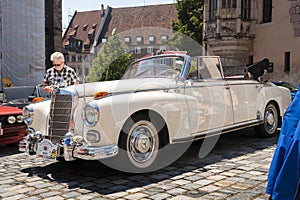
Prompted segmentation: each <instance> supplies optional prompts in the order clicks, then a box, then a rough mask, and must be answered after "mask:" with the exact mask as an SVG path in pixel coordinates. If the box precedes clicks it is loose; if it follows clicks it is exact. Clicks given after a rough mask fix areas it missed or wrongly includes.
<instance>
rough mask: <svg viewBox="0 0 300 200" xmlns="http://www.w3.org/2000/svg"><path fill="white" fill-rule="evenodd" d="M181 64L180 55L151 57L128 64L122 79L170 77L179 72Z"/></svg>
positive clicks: (182, 63) (182, 58)
mask: <svg viewBox="0 0 300 200" xmlns="http://www.w3.org/2000/svg"><path fill="white" fill-rule="evenodd" d="M183 66H184V57H181V56H165V57H153V58H149V59H146V60H141V61H137V62H135V63H133V64H132V65H130V66H129V67H128V68H127V70H126V72H125V74H124V76H123V78H122V79H140V78H159V77H171V76H172V75H174V74H180V73H181V71H182V68H183Z"/></svg>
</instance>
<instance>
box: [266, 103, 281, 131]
mask: <svg viewBox="0 0 300 200" xmlns="http://www.w3.org/2000/svg"><path fill="white" fill-rule="evenodd" d="M276 118H277V116H276V111H275V110H274V109H273V108H272V107H271V108H268V109H267V111H266V113H265V127H266V130H267V131H268V133H270V134H272V133H274V131H276V130H275V129H276V126H277V121H278V120H276Z"/></svg>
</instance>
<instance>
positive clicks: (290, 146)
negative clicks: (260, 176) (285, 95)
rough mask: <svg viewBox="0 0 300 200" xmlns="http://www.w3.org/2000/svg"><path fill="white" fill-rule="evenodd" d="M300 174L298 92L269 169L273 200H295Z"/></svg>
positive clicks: (286, 115)
mask: <svg viewBox="0 0 300 200" xmlns="http://www.w3.org/2000/svg"><path fill="white" fill-rule="evenodd" d="M299 90H300V87H299ZM299 90H298V91H299ZM299 173H300V93H299V92H297V94H296V96H295V98H294V100H293V101H292V102H291V104H290V106H289V107H288V109H287V111H286V112H285V114H284V117H283V121H282V126H281V131H280V135H279V138H278V143H277V147H276V150H275V152H274V156H273V160H272V162H271V166H270V169H269V175H268V185H267V189H266V193H267V194H270V195H271V197H272V200H279V199H280V200H292V199H294V196H295V193H296V190H297V185H298V181H299Z"/></svg>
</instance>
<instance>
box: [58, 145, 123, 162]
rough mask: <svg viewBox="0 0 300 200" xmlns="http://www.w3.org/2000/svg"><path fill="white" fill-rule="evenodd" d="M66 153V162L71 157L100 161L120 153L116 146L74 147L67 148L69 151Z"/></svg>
mask: <svg viewBox="0 0 300 200" xmlns="http://www.w3.org/2000/svg"><path fill="white" fill-rule="evenodd" d="M65 149H66V148H65ZM64 152H65V153H64V157H65V159H66V160H67V158H70V157H73V158H80V159H83V160H100V159H104V158H109V157H113V156H115V155H117V154H118V152H119V148H118V146H116V145H109V146H104V147H89V146H84V145H83V146H77V147H76V146H75V148H74V147H72V146H67V151H64ZM66 152H67V155H66Z"/></svg>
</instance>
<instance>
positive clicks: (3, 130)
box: [0, 105, 27, 145]
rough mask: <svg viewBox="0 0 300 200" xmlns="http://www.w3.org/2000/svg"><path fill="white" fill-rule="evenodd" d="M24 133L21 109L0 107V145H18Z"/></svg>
mask: <svg viewBox="0 0 300 200" xmlns="http://www.w3.org/2000/svg"><path fill="white" fill-rule="evenodd" d="M26 131H27V125H26V124H25V123H24V121H23V116H22V110H21V109H19V108H16V107H11V106H3V105H0V145H6V144H13V143H18V142H19V141H20V140H22V139H23V137H24V136H25V135H26Z"/></svg>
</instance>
